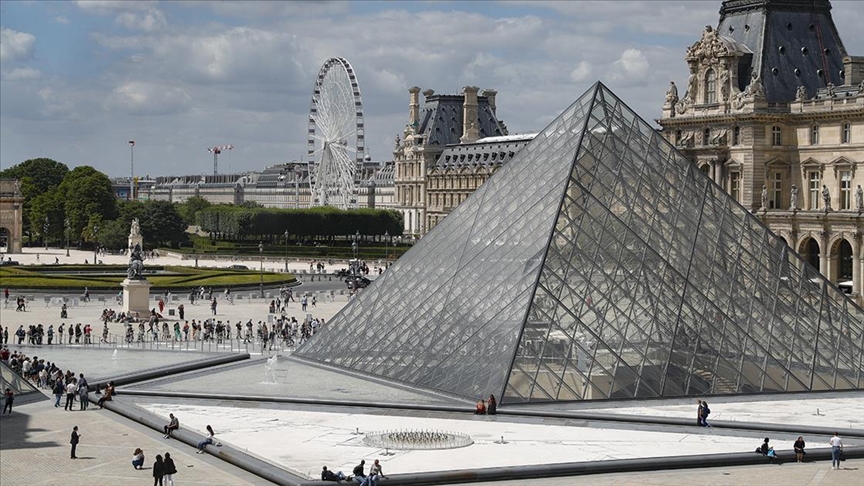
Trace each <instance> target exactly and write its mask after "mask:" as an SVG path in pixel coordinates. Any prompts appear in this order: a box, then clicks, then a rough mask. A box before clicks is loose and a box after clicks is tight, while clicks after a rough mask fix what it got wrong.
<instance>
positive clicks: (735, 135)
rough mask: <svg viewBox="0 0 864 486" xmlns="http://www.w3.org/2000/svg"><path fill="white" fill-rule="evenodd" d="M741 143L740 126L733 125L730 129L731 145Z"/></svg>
mask: <svg viewBox="0 0 864 486" xmlns="http://www.w3.org/2000/svg"><path fill="white" fill-rule="evenodd" d="M740 143H741V127H735V128H733V129H732V145H738V144H740Z"/></svg>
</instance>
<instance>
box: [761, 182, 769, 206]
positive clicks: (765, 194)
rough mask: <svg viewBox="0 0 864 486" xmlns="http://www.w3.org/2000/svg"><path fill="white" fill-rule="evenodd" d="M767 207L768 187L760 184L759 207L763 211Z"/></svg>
mask: <svg viewBox="0 0 864 486" xmlns="http://www.w3.org/2000/svg"><path fill="white" fill-rule="evenodd" d="M767 208H768V188H767V187H765V184H762V207H761V208H759V209H761V210H763V211H764V210H766V209H767Z"/></svg>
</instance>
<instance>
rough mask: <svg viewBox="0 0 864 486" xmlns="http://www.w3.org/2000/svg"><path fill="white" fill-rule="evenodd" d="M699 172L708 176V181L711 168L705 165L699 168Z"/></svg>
mask: <svg viewBox="0 0 864 486" xmlns="http://www.w3.org/2000/svg"><path fill="white" fill-rule="evenodd" d="M699 170H701V171H702V173H703V174H705V175H706V176H708V178H709V179H710V178H711V166H710V165H708V164H705V165H703V166H702V167H700V168H699Z"/></svg>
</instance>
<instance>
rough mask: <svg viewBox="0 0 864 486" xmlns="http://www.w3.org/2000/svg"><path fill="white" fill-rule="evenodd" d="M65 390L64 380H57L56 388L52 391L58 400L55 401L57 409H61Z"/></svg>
mask: <svg viewBox="0 0 864 486" xmlns="http://www.w3.org/2000/svg"><path fill="white" fill-rule="evenodd" d="M65 390H66V387H65V386H63V380H62V379H60V378H57V380H56V381H54V387H53V388H52V389H51V391H52V392H54V397H55V398H56V400H54V406H55V407H60V399H61V398H63V392H64V391H65Z"/></svg>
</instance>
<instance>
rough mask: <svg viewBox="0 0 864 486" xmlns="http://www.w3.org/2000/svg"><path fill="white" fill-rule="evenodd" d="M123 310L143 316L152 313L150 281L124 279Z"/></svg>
mask: <svg viewBox="0 0 864 486" xmlns="http://www.w3.org/2000/svg"><path fill="white" fill-rule="evenodd" d="M123 312H125V313H126V314H131V315H133V316H134V315H135V313H136V312H137V313H138V315H139V316H141V317H144V318H146V317H148V316H149V315H150V282H148V281H147V280H146V279H142V280H130V279H128V278H127V279H126V280H123Z"/></svg>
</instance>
